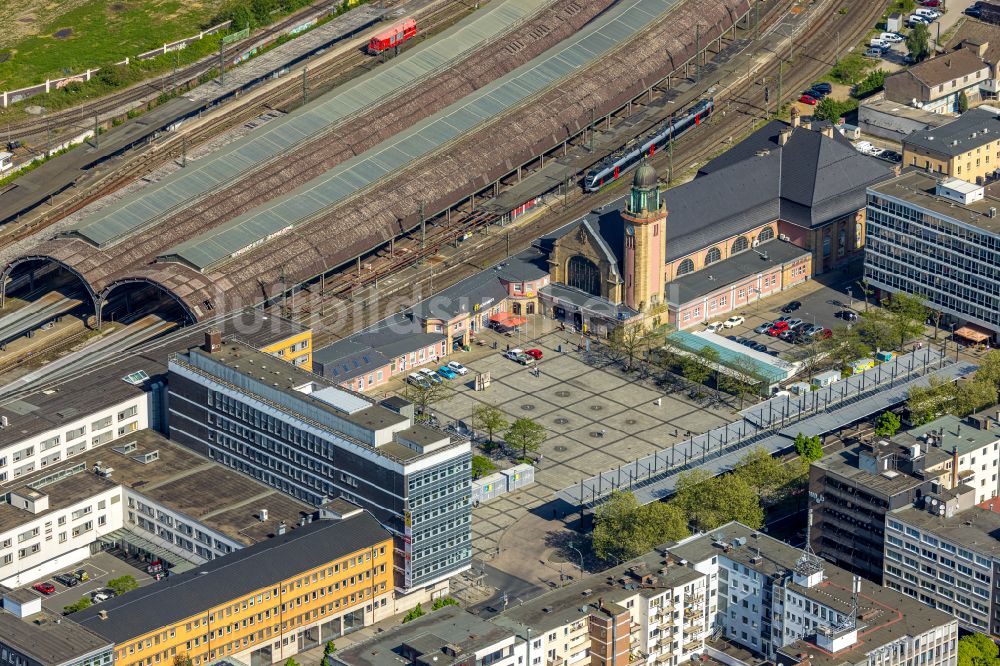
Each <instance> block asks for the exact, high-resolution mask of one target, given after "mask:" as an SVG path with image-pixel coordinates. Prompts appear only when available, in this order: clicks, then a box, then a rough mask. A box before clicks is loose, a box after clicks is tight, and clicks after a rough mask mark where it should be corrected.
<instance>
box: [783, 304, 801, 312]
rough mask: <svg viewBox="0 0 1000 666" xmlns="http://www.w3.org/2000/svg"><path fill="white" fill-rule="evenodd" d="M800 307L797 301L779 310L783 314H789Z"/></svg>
mask: <svg viewBox="0 0 1000 666" xmlns="http://www.w3.org/2000/svg"><path fill="white" fill-rule="evenodd" d="M801 307H802V303H800V302H799V301H792V302H791V303H789V304H788V305H786V306H785V307H783V308H781V311H782V312H784V313H785V314H790V313H792V312H795V311H796V310H798V309H799V308H801Z"/></svg>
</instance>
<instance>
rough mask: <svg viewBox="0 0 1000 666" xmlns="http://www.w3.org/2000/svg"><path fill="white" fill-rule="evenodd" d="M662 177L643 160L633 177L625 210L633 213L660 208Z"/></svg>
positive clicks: (637, 213) (642, 212) (650, 211)
mask: <svg viewBox="0 0 1000 666" xmlns="http://www.w3.org/2000/svg"><path fill="white" fill-rule="evenodd" d="M659 180H660V177H659V176H658V175H657V174H656V169H654V168H653V165H651V164H650V163H649V162H647V161H646V160H643V161H642V164H640V165H639V168H638V169H636V171H635V177H634V178H633V179H632V194H631V196H629V200H628V203H627V204H626V206H625V210H626V211H627V212H629V213H631V214H633V215H642V214H644V213H652V212H654V211H657V210H659V208H660V189H659V185H658V183H659Z"/></svg>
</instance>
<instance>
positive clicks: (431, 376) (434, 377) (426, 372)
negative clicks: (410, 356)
mask: <svg viewBox="0 0 1000 666" xmlns="http://www.w3.org/2000/svg"><path fill="white" fill-rule="evenodd" d="M417 372H419V373H420V374H422V375H423V376H424V379H426V380H427V381H429V382H432V383H434V384H440V383H441V381H442V379H441V378H440V377H439V376H438V374H437V373H436V372H434V371H433V370H431V369H430V368H420V369H419V370H417Z"/></svg>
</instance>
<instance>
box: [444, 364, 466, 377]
mask: <svg viewBox="0 0 1000 666" xmlns="http://www.w3.org/2000/svg"><path fill="white" fill-rule="evenodd" d="M448 367H449V368H451V369H452V370H454V371H455V372H456V373H458V374H460V375H463V376H464V375H467V374H469V369H468V368H467V367H465V366H464V365H462V364H461V363H459V362H458V361H449V362H448Z"/></svg>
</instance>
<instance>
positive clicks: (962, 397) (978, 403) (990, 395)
mask: <svg viewBox="0 0 1000 666" xmlns="http://www.w3.org/2000/svg"><path fill="white" fill-rule="evenodd" d="M996 402H997V387H996V384H994V383H993V382H991V381H989V380H987V379H980V378H979V376H978V375H977V376H976V377H974V378H973V379H964V380H959V383H958V384H956V385H955V403H954V404H955V407H954V411H955V414H956V415H957V416H967V415H969V414H972V413H973V412H978V411H979V410H980V409H982V408H984V407H989V406H990V405H995V404H996Z"/></svg>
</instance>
